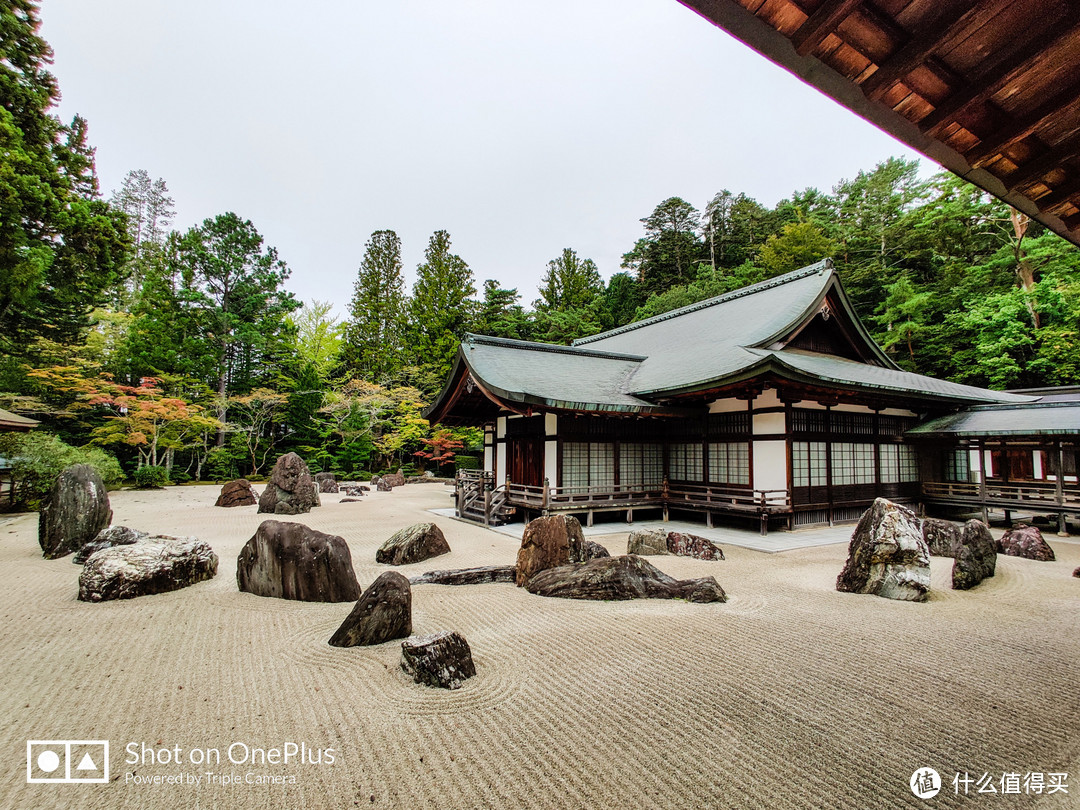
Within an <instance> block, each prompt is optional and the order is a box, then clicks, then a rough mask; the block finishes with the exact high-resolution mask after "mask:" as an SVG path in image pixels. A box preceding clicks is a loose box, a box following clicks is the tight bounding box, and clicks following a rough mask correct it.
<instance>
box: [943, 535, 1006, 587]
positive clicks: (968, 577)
mask: <svg viewBox="0 0 1080 810" xmlns="http://www.w3.org/2000/svg"><path fill="white" fill-rule="evenodd" d="M996 568H997V543H996V542H995V541H994V537H993V535H992V534H990V528H989V527H988V526H987V525H986V524H985V523H983V522H982V521H981V520H969V521H968V522H967V523H965V524H964V529H963V531H962V532H961V534H960V545H959V547H958V548H957V549H956V559H955V562H953V568H952V586H953V588H954V589H956V590H958V591H966V590H967V589H968V588H974V587H975V586H976V585H978V584H979V583H980V582H982V581H983V580H984V579H986V578H987V577H992V576H993V575H994V569H996Z"/></svg>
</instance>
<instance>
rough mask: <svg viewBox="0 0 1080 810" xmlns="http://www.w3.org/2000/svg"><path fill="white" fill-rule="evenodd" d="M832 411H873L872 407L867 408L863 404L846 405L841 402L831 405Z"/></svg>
mask: <svg viewBox="0 0 1080 810" xmlns="http://www.w3.org/2000/svg"><path fill="white" fill-rule="evenodd" d="M833 410H834V411H848V412H849V413H873V412H874V409H873V408H867V407H866V406H865V405H848V404H846V403H843V402H841V403H840V404H839V405H836V406H834V407H833Z"/></svg>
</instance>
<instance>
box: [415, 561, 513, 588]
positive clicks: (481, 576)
mask: <svg viewBox="0 0 1080 810" xmlns="http://www.w3.org/2000/svg"><path fill="white" fill-rule="evenodd" d="M516 574H517V566H515V565H481V566H477V567H476V568H458V569H455V570H452V571H427V572H425V573H423V574H420V575H419V576H415V577H410V578H409V582H410V583H411V584H412V585H485V584H488V583H492V582H513V581H514V579H515V577H516Z"/></svg>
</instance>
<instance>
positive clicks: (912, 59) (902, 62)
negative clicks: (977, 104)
mask: <svg viewBox="0 0 1080 810" xmlns="http://www.w3.org/2000/svg"><path fill="white" fill-rule="evenodd" d="M966 5H967V4H966V3H965V4H964V6H966ZM964 6H961V5H959V4H956V3H954V4H953V6H952V7H951V8H950V7H948V6H944V7H939V8H938V9H937V10H936V12H935V13H932V14H930V15H929V17H928V18H927V19H925V20H923V21H922V22H921V23H920V25H919V29H918V31H916V32H915V33H914V34H913V35H912V36H911V38H910V39H909V40H908V41H907V43H906V44H905V45H903V46H902V47H901V48H899V49H898V50H897V51H896V52H895V53H893V55H892V56H890V57H889V58H888V59H886V60H885V61H883V62H882V63H881V64H880V65H878V68H877V70H876V71H874V73H873V74H871V75H870V77H869V78H867V80H866V81H864V82H863V83H862V88H863V92H864V93H866V97H867V98H869V99H870V100H871V101H880V100H881V97H882V96H884V95H885V93H887V92H888V91H889V88H891V87H892V86H893V85H894V84H896V82H897V81H899V80H900V79H902V78H903V77H904V76H906V75H907V74H908V73H910V72H911V71H912V70H914V69H915V68H916V67H918V66H919V65H921V64H923V63H924V62H925V61H926V60H927V57H929V56H930V54H931V52H933V50H934V49H935V48H937V47H938V46H939V45H940V44H941V43H942V42H944V41H945V40H947V39H948V38H949V37H950V36H951V35H953V34H955V33H956V32H957V31H959V30H960V29H961V28H963V27H966V26H968V25H972V24H977V23H978V21H979V20H980V19H982V18H988V17H990V16H992V14H991V13H990V10H989V8H988V4H987V3H985V2H984V3H982V5H981V6H976V7H975V8H970V7H967V8H965V7H964ZM942 29H944V30H942Z"/></svg>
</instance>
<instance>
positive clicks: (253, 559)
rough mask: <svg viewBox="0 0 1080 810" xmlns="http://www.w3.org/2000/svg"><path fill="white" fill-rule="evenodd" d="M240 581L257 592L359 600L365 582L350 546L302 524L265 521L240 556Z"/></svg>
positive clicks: (318, 599) (317, 599)
mask: <svg viewBox="0 0 1080 810" xmlns="http://www.w3.org/2000/svg"><path fill="white" fill-rule="evenodd" d="M236 584H237V586H238V587H239V588H240V590H241V591H246V592H247V593H253V594H255V595H256V596H273V597H277V598H279V599H297V600H299V601H301V602H354V601H356V600H357V599H359V598H360V585H359V583H358V582H357V581H356V574H355V573H354V571H353V566H352V554H351V553H350V551H349V546H348V544H347V543H346V542H345V541H344V540H343V539H342V538H340V537H338V536H337V535H333V534H323V533H322V532H320V531H316V530H315V529H312V528H309V527H307V526H305V525H303V524H302V523H285V522H283V521H279V520H264V521H263V523H262V525H261V526H259V528H258V530H256V532H255V534H254V536H252V538H251V539H250V540H248V541H247V544H246V545H245V546H244V548H243V549H242V550H241V551H240V556H239V557H237V559H236Z"/></svg>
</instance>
